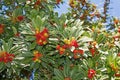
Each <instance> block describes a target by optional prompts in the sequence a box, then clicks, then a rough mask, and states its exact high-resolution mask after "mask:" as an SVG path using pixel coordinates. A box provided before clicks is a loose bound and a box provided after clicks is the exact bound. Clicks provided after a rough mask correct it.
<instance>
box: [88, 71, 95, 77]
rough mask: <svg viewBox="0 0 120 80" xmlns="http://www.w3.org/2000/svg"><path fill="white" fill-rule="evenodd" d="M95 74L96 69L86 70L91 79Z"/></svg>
mask: <svg viewBox="0 0 120 80" xmlns="http://www.w3.org/2000/svg"><path fill="white" fill-rule="evenodd" d="M95 74H96V71H95V70H94V69H89V70H88V78H89V79H92V78H93V77H94V76H95Z"/></svg>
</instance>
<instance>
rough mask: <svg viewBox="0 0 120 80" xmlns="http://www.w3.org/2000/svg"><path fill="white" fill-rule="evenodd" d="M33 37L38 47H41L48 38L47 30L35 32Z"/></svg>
mask: <svg viewBox="0 0 120 80" xmlns="http://www.w3.org/2000/svg"><path fill="white" fill-rule="evenodd" d="M35 37H36V42H37V44H38V45H40V46H42V45H45V44H47V39H48V37H49V33H48V29H47V28H44V29H43V30H42V31H41V32H40V31H38V30H36V33H35Z"/></svg>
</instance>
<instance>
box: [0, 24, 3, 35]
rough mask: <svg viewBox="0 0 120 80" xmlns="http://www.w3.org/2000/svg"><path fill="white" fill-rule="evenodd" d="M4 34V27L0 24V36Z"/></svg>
mask: <svg viewBox="0 0 120 80" xmlns="http://www.w3.org/2000/svg"><path fill="white" fill-rule="evenodd" d="M3 32H4V25H3V24H0V34H2V33H3Z"/></svg>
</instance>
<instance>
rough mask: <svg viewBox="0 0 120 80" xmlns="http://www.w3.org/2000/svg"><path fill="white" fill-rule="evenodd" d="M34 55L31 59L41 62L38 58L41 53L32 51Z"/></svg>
mask: <svg viewBox="0 0 120 80" xmlns="http://www.w3.org/2000/svg"><path fill="white" fill-rule="evenodd" d="M33 53H34V57H33V58H32V60H33V61H34V62H41V60H40V58H41V57H42V56H43V55H42V54H41V53H39V52H38V51H34V52H33Z"/></svg>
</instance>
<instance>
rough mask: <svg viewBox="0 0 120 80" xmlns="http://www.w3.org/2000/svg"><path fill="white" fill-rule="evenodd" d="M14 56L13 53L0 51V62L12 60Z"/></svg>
mask: <svg viewBox="0 0 120 80" xmlns="http://www.w3.org/2000/svg"><path fill="white" fill-rule="evenodd" d="M14 57H15V55H14V54H10V53H8V52H5V51H1V52H0V62H4V63H8V62H12V61H13V59H14Z"/></svg>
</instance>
